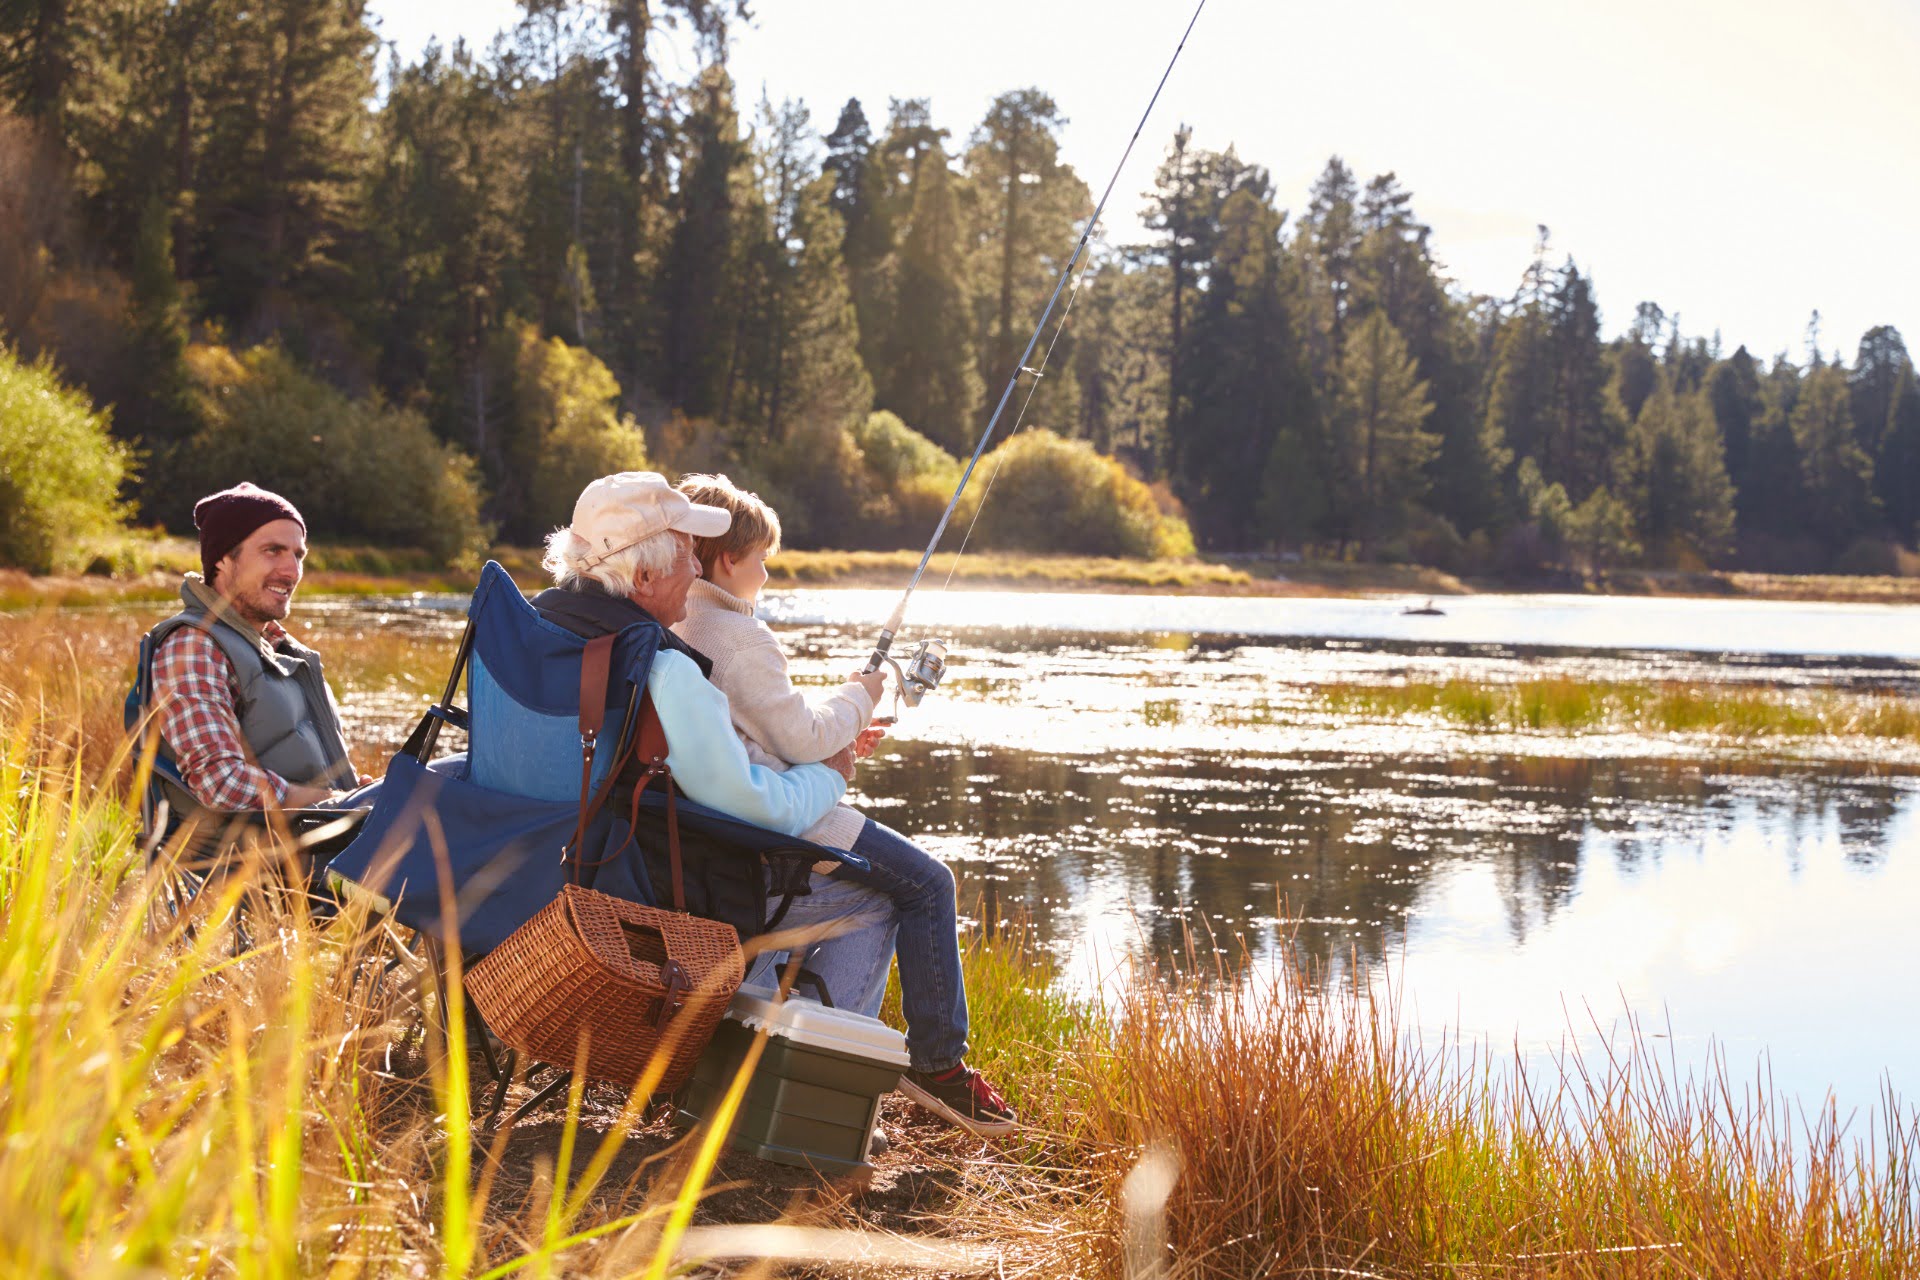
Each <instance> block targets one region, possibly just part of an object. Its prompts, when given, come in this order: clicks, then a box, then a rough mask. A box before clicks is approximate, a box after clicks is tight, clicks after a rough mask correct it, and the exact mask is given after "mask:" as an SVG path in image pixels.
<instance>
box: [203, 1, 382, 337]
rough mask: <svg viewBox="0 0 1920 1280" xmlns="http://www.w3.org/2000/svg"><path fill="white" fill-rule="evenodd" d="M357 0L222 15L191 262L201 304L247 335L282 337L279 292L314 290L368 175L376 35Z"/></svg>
mask: <svg viewBox="0 0 1920 1280" xmlns="http://www.w3.org/2000/svg"><path fill="white" fill-rule="evenodd" d="M365 10H366V5H365V0H258V2H257V3H251V4H247V5H244V6H236V7H234V8H233V9H231V10H229V11H226V13H224V14H223V21H222V22H221V27H220V30H219V32H218V34H217V38H215V39H212V40H210V41H209V43H208V46H207V47H208V48H209V49H210V50H211V51H212V52H213V53H214V55H215V65H214V66H213V67H212V68H211V69H210V70H211V74H210V75H209V76H208V83H209V84H210V85H214V86H217V88H215V89H213V90H211V91H210V92H211V95H212V100H211V101H210V102H209V104H208V115H209V129H208V134H207V142H206V149H205V152H204V153H203V157H202V160H201V163H200V169H201V171H202V172H203V173H204V174H205V175H206V181H205V182H204V183H202V184H200V191H199V193H198V199H199V201H201V202H203V207H204V208H205V209H206V211H207V212H206V213H205V215H204V216H203V218H202V219H201V221H200V224H199V226H198V228H197V230H198V236H199V240H198V244H197V245H196V246H195V252H194V256H195V259H196V261H197V262H199V263H201V264H202V267H201V274H202V275H203V278H204V280H205V285H204V288H203V292H202V297H203V298H204V299H205V302H206V304H207V306H208V309H209V310H211V311H212V312H213V313H214V314H215V315H217V316H220V317H223V318H225V319H227V320H230V321H231V322H233V323H234V324H235V325H236V326H238V331H239V333H240V335H241V336H242V337H244V338H261V337H266V336H270V335H272V334H274V333H277V332H279V331H280V330H281V329H282V328H283V327H284V326H285V325H286V324H287V322H288V321H289V319H290V318H291V317H290V316H289V314H288V309H287V307H286V295H287V293H288V292H290V291H292V292H299V291H303V290H304V291H309V292H311V293H313V294H316V295H317V294H321V293H323V292H324V291H325V289H326V288H328V287H329V286H330V285H331V284H332V282H333V281H334V280H336V279H337V278H338V272H339V269H340V265H341V264H340V257H339V254H340V247H341V244H342V242H343V240H344V239H345V238H346V236H347V235H348V233H349V231H350V230H351V226H352V223H353V220H354V215H355V209H356V204H357V198H358V193H359V183H360V179H361V177H362V175H363V174H364V172H365V162H366V153H365V151H364V146H365V142H366V140H367V138H368V133H369V131H368V129H367V127H366V126H367V102H368V100H369V99H370V98H371V97H372V93H373V55H374V48H375V41H374V35H373V32H372V31H371V30H370V29H369V28H368V26H367V24H366V21H365Z"/></svg>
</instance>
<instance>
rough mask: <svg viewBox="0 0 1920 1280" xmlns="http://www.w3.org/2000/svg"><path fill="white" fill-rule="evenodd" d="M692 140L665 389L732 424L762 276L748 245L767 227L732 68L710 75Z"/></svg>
mask: <svg viewBox="0 0 1920 1280" xmlns="http://www.w3.org/2000/svg"><path fill="white" fill-rule="evenodd" d="M686 139H687V148H688V154H687V155H686V157H685V159H684V160H683V161H682V164H681V170H680V184H679V188H678V189H677V190H676V191H675V193H674V202H673V204H674V214H675V220H674V227H673V234H672V238H671V240H670V242H669V244H668V248H667V256H666V260H665V262H664V264H663V270H662V275H663V280H662V293H663V298H662V302H663V306H662V308H661V311H662V314H661V317H660V324H661V329H660V338H659V346H660V351H661V356H662V363H661V371H660V372H661V390H662V391H663V392H664V393H665V395H666V396H667V398H668V400H669V401H670V402H671V403H672V404H674V405H675V406H676V407H677V408H679V409H680V410H682V411H683V412H685V413H687V414H688V415H690V416H692V417H696V418H717V419H720V420H722V421H725V420H727V419H728V418H729V416H730V411H731V409H732V407H733V404H732V402H733V393H734V392H735V390H736V389H737V385H736V382H735V378H736V375H737V374H738V372H739V365H738V363H737V360H738V357H739V356H740V354H741V343H740V339H741V334H740V332H739V329H738V327H737V326H738V325H739V323H740V321H741V318H742V314H743V312H744V310H745V307H746V304H747V297H746V294H747V291H748V290H749V289H751V288H752V287H753V284H754V283H755V282H754V281H752V280H750V279H749V278H748V271H749V269H750V268H749V264H748V262H747V260H746V259H747V254H746V253H744V252H743V249H745V248H746V238H747V237H750V236H752V235H754V234H756V233H757V234H761V235H764V234H765V231H764V228H765V224H764V221H762V220H761V215H760V211H759V210H758V209H757V208H756V207H752V206H751V205H750V204H749V202H750V201H752V200H753V197H754V194H755V193H754V191H753V181H752V175H751V164H750V161H751V156H750V153H749V150H748V148H747V145H746V143H745V142H744V141H743V140H742V139H741V137H740V124H739V117H738V115H737V114H736V113H735V111H734V106H733V85H732V82H731V81H730V80H729V79H728V77H727V74H726V72H725V71H724V70H721V69H719V68H717V67H714V68H709V69H708V70H707V71H706V72H704V73H703V74H702V76H701V79H700V84H699V86H698V88H697V89H696V91H695V106H694V112H693V115H692V117H691V118H690V119H689V120H688V122H687V126H686Z"/></svg>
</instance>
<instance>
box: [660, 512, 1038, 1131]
mask: <svg viewBox="0 0 1920 1280" xmlns="http://www.w3.org/2000/svg"><path fill="white" fill-rule="evenodd" d="M678 487H679V489H680V492H682V493H684V494H685V495H686V496H687V497H688V498H690V499H692V500H693V501H694V502H696V503H699V504H701V505H703V506H712V507H723V508H725V509H726V510H728V511H730V512H732V513H733V524H732V525H731V526H730V527H729V528H728V530H727V532H726V533H724V534H721V535H719V536H718V537H712V538H696V539H695V540H694V550H695V552H696V554H698V555H699V557H700V579H699V580H697V581H695V582H694V584H693V588H692V590H691V592H690V593H689V594H688V597H687V616H686V618H685V620H683V621H682V622H680V623H679V624H678V625H676V626H675V627H674V628H673V630H674V634H676V635H678V636H679V637H680V638H681V639H682V640H685V641H686V642H687V643H688V644H690V645H692V646H693V647H694V648H696V649H698V650H699V651H700V652H701V653H703V654H705V655H706V656H707V657H708V658H709V659H711V660H712V662H713V674H712V677H711V678H712V680H713V683H714V684H715V685H717V686H718V687H719V689H720V691H721V692H722V693H724V694H726V695H727V703H728V705H729V706H730V707H731V708H732V713H733V725H734V728H735V729H737V730H738V731H739V733H740V736H741V738H742V739H743V740H744V741H745V742H746V745H747V754H748V756H749V757H750V758H752V759H753V761H754V762H755V763H756V764H766V765H769V766H770V767H773V768H786V767H788V766H791V765H799V764H813V763H816V762H820V761H829V760H831V759H832V758H833V757H834V756H836V755H839V754H841V753H843V752H848V751H852V752H853V753H855V754H858V755H862V756H864V755H867V754H869V753H871V751H872V749H873V743H874V741H875V740H876V739H878V738H879V737H880V735H881V732H882V731H881V730H879V729H873V728H869V727H868V723H869V721H871V719H872V718H873V711H874V707H875V705H876V704H877V703H878V702H879V699H880V693H881V690H882V689H883V688H884V682H883V679H882V677H881V676H880V675H879V674H877V673H876V674H872V675H865V674H861V675H855V676H852V677H850V678H849V679H848V681H847V683H846V684H844V685H842V686H840V688H839V689H837V690H835V691H834V692H833V693H832V694H830V695H829V696H827V697H825V698H822V699H820V700H818V701H815V702H809V701H808V700H807V699H806V698H804V697H803V696H801V694H800V692H799V691H798V690H796V689H795V688H794V687H793V682H792V680H791V679H789V678H788V675H787V657H786V654H785V653H784V652H783V651H782V650H781V648H780V642H779V641H778V640H777V639H775V637H774V634H773V632H772V630H771V629H770V628H768V626H767V625H766V623H764V622H761V621H760V620H759V619H758V618H755V617H754V616H753V606H754V601H755V600H756V599H758V597H759V595H760V588H761V587H763V586H765V585H766V581H767V569H766V561H767V557H768V556H770V555H773V554H774V553H775V552H777V551H779V549H780V518H779V516H777V515H775V514H774V512H773V509H772V508H771V507H769V506H768V505H767V504H766V503H765V502H762V501H761V500H760V498H759V497H758V495H756V494H752V493H748V492H745V491H744V490H742V489H740V488H738V487H737V486H735V485H734V484H733V483H732V482H731V481H730V480H728V479H727V478H726V477H725V476H702V475H693V476H688V477H686V478H685V479H683V480H682V481H681V482H680V484H679V486H678ZM849 767H850V766H849ZM806 838H807V839H809V840H811V841H813V842H814V843H815V844H822V845H827V846H829V847H831V848H835V849H850V850H852V851H853V852H854V853H857V854H859V855H861V856H862V857H864V858H865V859H866V860H867V861H868V863H869V864H870V865H871V867H872V870H871V871H870V872H869V873H867V874H865V875H861V876H858V877H857V878H858V879H860V881H861V882H862V883H864V884H867V885H870V886H871V887H873V888H875V889H878V890H879V891H880V892H882V893H884V894H885V895H886V896H887V897H888V898H889V899H891V900H892V902H893V904H894V907H895V908H896V910H897V911H898V913H899V917H900V923H899V932H898V935H897V938H896V942H895V948H896V949H895V956H896V959H897V960H898V961H899V965H900V1004H901V1009H902V1011H903V1012H904V1013H905V1015H906V1020H907V1052H908V1056H909V1057H910V1058H911V1059H912V1066H911V1069H910V1070H908V1071H907V1073H906V1074H905V1075H904V1076H902V1077H901V1079H900V1091H901V1092H902V1093H904V1094H906V1095H907V1096H908V1097H909V1098H911V1099H913V1100H914V1101H915V1102H917V1103H919V1104H920V1105H921V1106H923V1107H925V1108H926V1109H927V1110H929V1111H931V1112H933V1113H934V1114H935V1115H937V1116H940V1117H941V1118H942V1119H944V1120H947V1121H949V1122H950V1123H953V1124H956V1125H959V1126H960V1127H961V1128H964V1129H968V1130H971V1131H972V1132H974V1133H978V1134H983V1135H994V1134H1002V1133H1009V1132H1011V1131H1012V1130H1013V1128H1014V1126H1015V1123H1016V1117H1015V1115H1014V1112H1013V1109H1012V1108H1011V1107H1009V1106H1008V1105H1007V1103H1006V1100H1005V1099H1004V1098H1002V1097H1001V1096H1000V1093H999V1092H998V1091H997V1090H996V1089H994V1087H993V1086H992V1085H990V1084H988V1083H987V1081H986V1079H985V1077H983V1076H981V1074H980V1073H979V1072H977V1071H975V1070H973V1069H972V1068H971V1067H969V1066H967V1065H966V1062H965V1060H964V1059H965V1055H966V1051H967V992H966V985H965V982H964V979H963V978H962V977H961V973H960V941H959V933H958V929H957V928H956V926H955V903H954V885H953V873H952V872H950V871H948V870H947V868H946V866H945V864H943V863H941V862H940V861H939V859H937V858H935V857H933V856H932V855H931V854H929V853H927V852H926V851H925V850H923V849H921V848H920V847H919V846H917V845H915V844H913V843H912V842H911V841H909V840H907V839H906V838H905V837H903V836H901V835H900V834H899V833H898V832H895V831H893V830H891V829H889V828H887V827H885V826H883V825H881V824H880V823H878V822H875V821H873V819H871V818H868V817H865V816H864V815H862V814H861V813H860V812H859V811H857V810H855V809H853V808H851V807H849V806H847V805H846V804H844V803H843V804H841V805H840V806H838V807H837V808H835V809H834V811H833V812H832V813H830V814H828V815H827V816H826V817H825V818H823V819H822V820H821V821H820V823H819V825H818V826H816V827H814V828H813V829H812V830H810V831H808V832H807V833H806ZM843 874H852V873H843Z"/></svg>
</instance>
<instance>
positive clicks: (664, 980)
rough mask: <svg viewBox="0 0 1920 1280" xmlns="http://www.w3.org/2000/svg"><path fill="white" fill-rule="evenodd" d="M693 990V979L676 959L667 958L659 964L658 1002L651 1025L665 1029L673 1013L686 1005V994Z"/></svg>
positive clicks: (671, 1019)
mask: <svg viewBox="0 0 1920 1280" xmlns="http://www.w3.org/2000/svg"><path fill="white" fill-rule="evenodd" d="M692 990H693V981H692V979H690V978H688V977H687V971H686V970H685V969H683V968H681V967H680V962H679V961H678V960H669V961H667V962H666V963H665V964H663V965H661V966H660V1004H659V1007H658V1009H657V1010H656V1011H655V1013H654V1015H653V1025H654V1026H655V1027H656V1028H659V1029H661V1030H665V1028H666V1025H667V1023H669V1022H671V1021H673V1015H674V1014H676V1013H679V1012H680V1010H681V1009H683V1008H685V1007H686V1003H687V994H688V993H689V992H691V991H692Z"/></svg>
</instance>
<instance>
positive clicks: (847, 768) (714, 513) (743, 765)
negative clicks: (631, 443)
mask: <svg viewBox="0 0 1920 1280" xmlns="http://www.w3.org/2000/svg"><path fill="white" fill-rule="evenodd" d="M731 520H732V516H731V515H730V514H729V513H728V512H726V511H725V510H722V509H721V508H718V507H708V506H701V505H697V504H695V503H693V502H691V501H689V500H688V499H687V498H686V497H685V496H684V495H683V494H681V493H679V492H677V491H676V490H675V489H674V488H673V487H672V486H671V485H669V484H668V483H667V481H666V479H665V477H663V476H660V475H656V474H654V473H653V472H650V471H628V472H622V473H621V474H619V475H612V476H606V477H603V478H602V479H599V480H596V481H594V482H593V483H592V484H590V485H588V486H587V488H586V490H585V491H584V492H583V493H581V495H580V500H579V501H578V502H577V503H576V504H575V505H574V509H573V523H572V524H571V525H570V526H568V527H567V528H565V529H560V530H556V531H555V532H554V533H553V535H552V536H551V537H549V538H548V539H547V554H546V559H545V561H544V563H545V566H546V568H547V570H548V572H549V573H551V574H552V575H553V579H554V582H555V584H556V585H555V586H554V587H553V588H551V589H549V590H547V591H543V592H541V593H540V594H539V595H537V596H535V597H534V599H533V606H534V608H535V609H537V610H538V611H539V612H540V614H541V616H542V617H544V618H546V619H547V620H548V621H549V622H552V623H554V624H555V625H557V626H560V627H563V628H565V629H566V630H568V631H571V632H573V633H574V634H575V635H579V636H588V637H592V636H601V635H610V634H612V633H614V632H617V631H619V630H621V629H622V628H624V627H628V626H631V625H632V624H634V623H635V622H640V621H647V620H651V621H653V622H656V623H658V624H659V625H660V627H661V628H662V630H663V632H664V635H663V637H662V640H661V647H660V651H659V653H658V654H657V655H656V656H655V657H654V660H653V667H652V670H651V672H650V673H649V675H648V677H647V691H648V692H649V693H651V694H652V695H653V705H654V710H655V711H656V712H657V713H658V714H659V716H660V727H661V729H662V730H664V731H665V733H666V738H667V766H668V767H669V768H670V769H672V770H673V776H674V779H675V781H676V782H677V783H678V784H679V786H680V789H681V790H682V791H684V792H685V793H686V794H687V795H688V796H689V797H691V798H692V799H694V800H696V801H698V802H699V803H701V804H704V805H706V806H708V807H709V808H712V809H717V810H719V811H720V812H722V813H728V814H731V815H733V816H734V817H736V818H740V819H742V820H744V821H747V822H751V823H753V824H755V825H756V826H762V827H767V828H770V829H772V830H775V831H780V832H784V833H785V834H787V835H794V836H797V835H800V834H801V833H802V832H805V831H806V830H808V829H809V828H810V827H812V826H813V825H814V824H815V823H817V822H818V821H819V820H820V819H821V818H822V817H824V816H825V815H826V814H827V812H828V811H829V810H831V809H832V808H833V806H834V804H835V803H836V802H837V801H838V800H839V799H840V796H841V795H842V793H844V792H845V790H846V787H847V783H848V781H850V780H851V778H852V776H853V757H852V754H851V752H842V753H841V754H840V755H839V756H836V757H835V758H834V759H832V760H830V761H828V762H827V763H826V764H807V765H801V766H799V767H797V768H793V769H788V770H786V771H785V772H781V771H779V770H775V769H769V768H767V767H765V766H764V765H757V764H752V763H750V762H749V761H748V759H747V753H746V748H745V747H744V746H743V745H742V743H741V741H740V738H739V735H738V734H737V733H736V732H735V731H734V728H733V719H732V715H731V713H730V711H729V709H728V706H727V697H726V695H725V694H723V693H721V692H720V690H719V689H717V688H715V687H714V686H713V685H712V684H710V683H709V682H708V681H707V678H706V670H705V664H706V659H705V658H704V657H702V656H701V655H700V654H699V653H698V652H696V651H695V650H693V649H691V648H689V647H688V646H687V644H686V643H685V642H684V641H682V640H680V639H679V638H678V637H677V636H675V635H673V633H672V632H671V631H670V630H667V628H671V627H672V626H673V625H674V624H675V623H677V622H679V621H681V619H683V618H684V617H685V616H686V611H687V592H688V591H689V590H690V589H691V588H692V586H693V583H694V580H695V579H696V578H698V577H699V576H700V560H699V557H697V556H696V555H695V554H694V549H693V539H694V537H695V535H699V536H701V537H714V536H717V535H719V534H721V533H724V532H726V530H727V527H728V525H729V523H730V522H731ZM811 890H812V891H811V893H810V894H809V895H808V896H807V897H804V898H801V899H799V900H797V901H796V902H795V903H794V904H793V906H792V908H791V909H790V910H789V912H788V915H787V917H786V919H785V920H784V921H783V927H792V928H800V927H806V926H810V925H824V926H828V927H831V928H836V929H838V930H840V932H839V934H838V936H836V937H834V938H833V939H831V940H830V941H829V942H828V943H826V944H825V945H823V946H822V947H821V948H820V950H819V952H818V954H817V955H816V956H815V958H814V963H813V968H814V971H815V972H816V973H818V974H819V975H820V977H821V979H822V980H823V981H824V982H825V983H826V985H827V987H828V989H829V990H830V991H831V992H832V994H833V998H834V1001H835V1003H837V1004H838V1005H839V1006H840V1007H841V1008H846V1009H852V1010H855V1011H856V1012H860V1013H864V1014H867V1015H868V1016H872V1015H874V1014H876V1013H878V1012H879V1009H880V1000H881V996H882V995H883V994H884V992H885V989H886V981H887V968H888V964H889V962H890V961H891V959H892V956H893V940H894V931H895V929H896V928H897V926H898V914H897V911H896V909H895V907H894V905H893V903H892V902H891V901H890V900H889V899H888V898H887V897H886V896H885V895H884V894H882V893H879V892H878V891H876V890H873V889H870V888H867V887H866V886H864V885H859V884H854V883H851V882H849V881H844V880H840V879H837V878H834V877H829V876H822V875H816V876H814V877H813V881H812V884H811ZM770 963H771V957H763V958H762V963H761V965H760V966H759V967H758V968H756V970H755V972H754V973H753V974H750V975H749V981H754V980H757V979H760V978H763V977H764V976H765V975H766V970H767V965H769V964H770Z"/></svg>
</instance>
